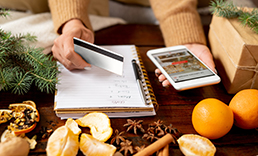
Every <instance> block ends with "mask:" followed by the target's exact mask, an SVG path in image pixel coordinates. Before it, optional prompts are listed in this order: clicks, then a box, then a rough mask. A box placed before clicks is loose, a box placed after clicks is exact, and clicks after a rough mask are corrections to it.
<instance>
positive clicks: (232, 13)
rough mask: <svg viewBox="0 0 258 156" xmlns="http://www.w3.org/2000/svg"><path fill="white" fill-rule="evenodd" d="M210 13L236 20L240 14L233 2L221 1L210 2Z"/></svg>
mask: <svg viewBox="0 0 258 156" xmlns="http://www.w3.org/2000/svg"><path fill="white" fill-rule="evenodd" d="M211 11H212V14H215V15H217V16H219V17H225V18H236V17H239V16H240V15H241V14H242V12H243V11H242V10H240V9H238V8H237V7H236V6H235V5H234V4H233V2H224V1H223V0H217V1H211Z"/></svg>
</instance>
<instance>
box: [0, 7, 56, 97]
mask: <svg viewBox="0 0 258 156" xmlns="http://www.w3.org/2000/svg"><path fill="white" fill-rule="evenodd" d="M0 15H2V16H7V15H8V13H7V12H6V11H5V10H0ZM35 41H36V37H35V36H32V35H30V34H26V35H21V34H20V35H16V36H15V35H12V34H11V32H6V31H4V30H2V29H0V90H4V91H11V92H12V93H15V94H25V93H27V92H28V91H29V90H30V88H31V86H32V85H35V86H36V87H37V88H38V89H39V90H40V91H42V92H47V93H53V92H54V91H55V85H56V83H57V82H58V80H57V74H58V72H59V71H58V67H57V63H56V61H54V60H53V57H52V56H50V55H45V54H43V53H42V51H43V48H35V47H31V46H30V43H32V42H35Z"/></svg>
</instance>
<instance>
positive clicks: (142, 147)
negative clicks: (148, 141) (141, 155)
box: [134, 145, 145, 152]
mask: <svg viewBox="0 0 258 156" xmlns="http://www.w3.org/2000/svg"><path fill="white" fill-rule="evenodd" d="M144 148H145V145H142V146H135V147H134V149H135V150H136V151H137V152H140V151H142V150H143V149H144Z"/></svg>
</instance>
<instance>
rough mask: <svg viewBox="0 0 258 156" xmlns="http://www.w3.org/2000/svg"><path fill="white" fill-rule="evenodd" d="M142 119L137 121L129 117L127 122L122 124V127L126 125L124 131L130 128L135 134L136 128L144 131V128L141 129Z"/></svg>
mask: <svg viewBox="0 0 258 156" xmlns="http://www.w3.org/2000/svg"><path fill="white" fill-rule="evenodd" d="M142 122H143V120H139V121H136V120H134V121H133V120H131V119H127V123H126V124H124V127H128V128H127V130H126V132H128V131H130V130H131V129H133V131H134V134H137V129H139V130H140V131H141V132H142V133H144V132H145V130H144V129H143V127H142V124H141V123H142Z"/></svg>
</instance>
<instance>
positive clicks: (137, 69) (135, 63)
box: [132, 59, 142, 81]
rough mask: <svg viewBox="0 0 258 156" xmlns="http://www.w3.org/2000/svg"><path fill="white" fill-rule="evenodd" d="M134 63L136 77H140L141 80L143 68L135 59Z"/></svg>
mask: <svg viewBox="0 0 258 156" xmlns="http://www.w3.org/2000/svg"><path fill="white" fill-rule="evenodd" d="M132 63H133V66H134V67H133V68H134V72H135V75H136V78H137V79H139V80H140V81H142V70H141V68H140V67H139V65H138V63H137V62H136V60H135V59H133V60H132Z"/></svg>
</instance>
